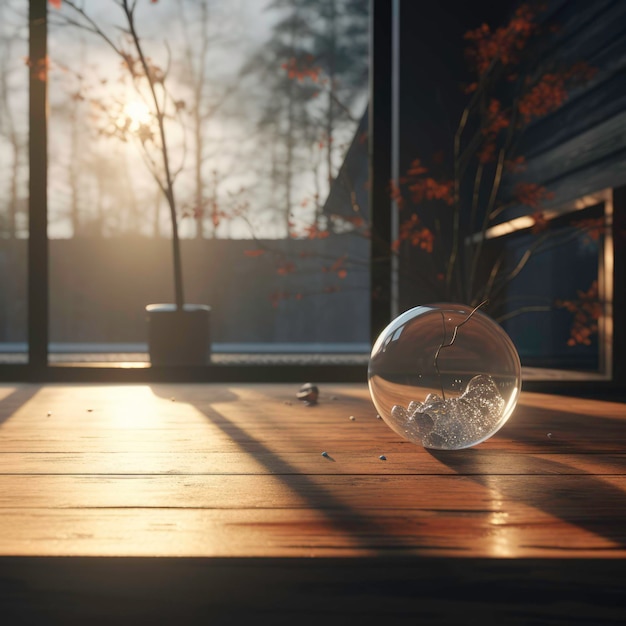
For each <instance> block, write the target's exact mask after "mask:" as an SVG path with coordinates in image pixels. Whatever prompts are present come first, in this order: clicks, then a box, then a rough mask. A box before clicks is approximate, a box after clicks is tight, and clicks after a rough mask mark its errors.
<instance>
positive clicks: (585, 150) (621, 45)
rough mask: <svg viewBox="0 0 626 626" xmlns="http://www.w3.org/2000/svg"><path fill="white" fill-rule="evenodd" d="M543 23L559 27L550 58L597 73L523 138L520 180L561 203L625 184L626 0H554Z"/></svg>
mask: <svg viewBox="0 0 626 626" xmlns="http://www.w3.org/2000/svg"><path fill="white" fill-rule="evenodd" d="M545 20H546V23H547V24H550V25H555V26H556V27H557V30H556V32H555V33H554V35H552V37H553V39H552V41H550V42H549V44H548V47H547V50H546V53H545V57H544V58H545V59H546V60H547V61H549V60H551V59H553V60H556V61H558V62H564V63H566V64H568V63H572V64H573V63H577V62H579V61H584V62H586V63H588V64H589V65H590V66H591V67H592V68H594V69H595V72H596V73H595V76H594V77H593V78H592V79H591V80H590V81H588V82H587V83H586V84H584V85H582V86H580V87H577V88H574V89H572V90H571V91H570V93H569V98H568V100H567V102H566V103H565V104H564V105H563V106H562V107H561V108H560V109H559V110H557V111H555V112H554V113H552V114H551V115H548V116H546V117H544V118H541V119H540V120H538V121H537V122H535V123H534V124H533V125H532V126H531V127H530V128H529V129H528V131H527V132H526V134H525V137H524V141H523V145H522V153H523V154H524V155H525V156H526V159H527V164H528V165H527V168H526V170H525V171H524V173H523V174H521V175H520V176H519V177H518V178H516V180H523V181H528V182H534V183H539V184H542V185H544V186H546V187H547V188H548V189H549V190H550V191H552V192H553V193H554V198H553V200H552V202H551V204H552V205H558V204H562V203H565V202H569V201H571V200H575V199H576V198H579V197H581V196H584V195H587V194H589V193H593V192H596V191H600V190H602V189H605V188H615V187H619V186H621V185H624V184H626V2H624V1H623V0H594V2H588V0H552V1H551V2H549V3H548V8H547V11H546V12H545ZM526 210H527V209H526ZM523 211H524V209H523V208H520V209H518V210H517V211H516V213H521V212H523ZM507 217H512V215H511V214H509V215H507Z"/></svg>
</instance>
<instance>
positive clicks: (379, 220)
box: [369, 0, 393, 342]
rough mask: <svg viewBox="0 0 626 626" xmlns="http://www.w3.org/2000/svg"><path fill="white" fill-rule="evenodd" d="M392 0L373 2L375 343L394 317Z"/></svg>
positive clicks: (371, 119) (371, 130)
mask: <svg viewBox="0 0 626 626" xmlns="http://www.w3.org/2000/svg"><path fill="white" fill-rule="evenodd" d="M392 15H393V2H391V1H390V0H371V4H370V20H371V21H370V24H371V33H370V58H371V65H370V96H369V151H370V154H369V157H370V158H369V167H370V171H369V180H370V192H369V205H370V221H371V259H370V263H371V309H370V315H371V317H370V320H371V321H370V328H371V338H372V342H373V341H374V340H375V339H376V337H377V336H378V334H379V333H380V332H381V331H382V330H383V328H384V327H385V326H386V325H387V324H388V323H389V321H390V320H391V237H392V233H391V196H390V193H389V181H390V180H391V177H392V172H391V161H392V159H391V150H392V76H393V72H392V62H393V59H392V24H393V19H392Z"/></svg>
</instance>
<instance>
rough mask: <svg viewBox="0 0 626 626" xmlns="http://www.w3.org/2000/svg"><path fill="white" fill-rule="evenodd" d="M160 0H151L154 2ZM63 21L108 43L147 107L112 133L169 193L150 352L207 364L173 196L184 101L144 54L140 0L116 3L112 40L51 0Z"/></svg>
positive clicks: (207, 347) (155, 358)
mask: <svg viewBox="0 0 626 626" xmlns="http://www.w3.org/2000/svg"><path fill="white" fill-rule="evenodd" d="M155 2H156V0H152V3H155ZM50 4H52V5H53V6H55V7H56V8H57V9H61V8H62V7H65V8H66V9H67V10H66V11H65V12H64V13H62V14H59V17H60V19H61V20H62V23H64V24H66V25H70V26H75V27H78V28H81V29H83V30H85V31H88V32H90V33H92V34H94V35H95V36H96V37H98V38H99V39H100V40H101V41H102V42H104V43H105V44H106V45H107V46H108V47H109V49H111V50H113V52H114V53H115V54H116V55H117V56H118V57H119V59H120V60H121V62H122V66H123V68H124V72H125V73H126V77H127V79H130V83H131V84H132V87H133V89H134V92H135V93H136V95H137V98H138V100H137V103H140V104H141V105H142V106H144V107H145V110H143V111H142V114H141V116H133V114H132V112H130V111H128V112H127V114H126V119H123V118H122V121H121V122H120V117H119V116H118V119H117V123H115V124H113V125H112V126H111V130H110V131H109V134H111V135H114V136H117V137H119V138H120V139H122V140H123V141H128V140H129V139H132V140H134V141H135V142H136V143H137V144H138V145H139V147H140V149H141V150H142V151H143V152H144V153H145V156H146V158H145V159H144V161H145V162H146V164H147V166H148V169H149V170H150V173H151V175H152V177H153V178H154V180H155V182H156V183H157V185H158V187H159V189H160V190H161V192H162V194H163V196H164V197H165V200H166V203H167V208H168V211H169V218H170V223H171V228H172V268H173V278H174V302H173V303H159V304H148V305H147V306H146V316H147V323H148V332H147V335H148V350H149V354H150V362H151V364H152V365H153V366H171V365H176V366H178V365H205V364H207V363H208V362H209V361H210V352H211V340H210V327H209V322H210V313H211V309H210V307H209V306H207V305H205V304H189V303H187V302H186V301H185V296H184V288H183V271H182V261H181V246H180V237H179V229H178V209H177V203H176V195H175V184H174V183H175V178H176V176H175V174H174V173H173V171H172V166H171V160H170V149H169V145H168V134H167V127H166V119H171V118H173V117H176V116H177V115H178V114H179V113H180V111H181V110H182V108H184V103H183V102H182V101H178V100H176V99H175V98H174V96H173V94H172V93H171V92H170V91H169V90H168V89H167V86H166V81H167V71H166V70H163V69H162V68H160V67H159V66H158V65H156V64H154V63H153V61H152V60H151V59H150V57H149V56H147V55H146V53H145V51H144V47H143V43H142V39H141V37H140V35H139V33H138V30H137V23H136V9H137V2H136V0H118V1H117V2H115V3H114V4H115V6H117V7H118V8H119V9H120V11H121V13H122V16H123V26H122V28H121V29H120V30H121V32H122V36H121V37H120V38H119V41H118V40H117V39H114V38H113V37H112V36H111V35H110V34H109V33H108V31H107V30H106V29H105V28H103V27H102V26H101V25H100V24H99V23H98V21H97V20H96V18H94V16H93V15H92V14H90V13H88V12H87V10H86V9H85V8H83V6H82V5H79V4H78V3H76V2H74V1H73V0H54V1H53V0H50Z"/></svg>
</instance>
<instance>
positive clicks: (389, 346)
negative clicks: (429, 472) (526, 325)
mask: <svg viewBox="0 0 626 626" xmlns="http://www.w3.org/2000/svg"><path fill="white" fill-rule="evenodd" d="M368 384H369V390H370V394H371V396H372V401H373V402H374V406H375V407H376V410H377V411H378V413H379V414H380V416H381V417H382V418H383V420H384V421H385V423H386V424H387V425H388V426H389V427H390V428H391V429H392V430H394V431H395V432H396V433H397V434H398V435H400V436H402V437H404V438H405V439H408V440H409V441H412V442H413V443H417V444H419V445H422V446H424V447H425V448H434V449H438V450H459V449H462V448H469V447H471V446H475V445H476V444H479V443H481V442H483V441H485V440H486V439H489V437H491V436H492V435H493V434H494V433H495V432H496V431H498V430H499V429H500V428H501V427H502V426H503V425H504V424H505V423H506V421H507V420H508V419H509V417H510V416H511V413H512V412H513V410H514V409H515V405H516V404H517V399H518V396H519V392H520V388H521V366H520V360H519V355H518V354H517V350H516V349H515V346H514V345H513V342H512V341H511V339H510V338H509V336H508V335H507V334H506V333H505V332H504V330H503V329H502V328H501V327H500V326H499V325H498V324H497V323H496V322H495V321H494V320H492V319H491V318H490V317H489V316H488V315H486V314H485V313H482V312H481V311H480V310H473V309H472V308H470V307H468V306H466V305H463V304H430V305H427V306H418V307H415V308H413V309H410V310H409V311H406V312H405V313H403V314H402V315H400V316H398V317H397V318H396V319H395V320H393V321H392V322H391V323H390V324H389V325H388V326H387V328H385V330H383V332H382V333H381V334H380V335H379V337H378V339H377V340H376V342H375V344H374V347H373V349H372V354H371V356H370V361H369V368H368Z"/></svg>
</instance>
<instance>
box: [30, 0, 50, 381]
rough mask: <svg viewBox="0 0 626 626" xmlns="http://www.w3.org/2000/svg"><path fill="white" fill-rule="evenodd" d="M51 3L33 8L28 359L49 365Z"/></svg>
mask: <svg viewBox="0 0 626 626" xmlns="http://www.w3.org/2000/svg"><path fill="white" fill-rule="evenodd" d="M47 35H48V33H47V2H46V0H30V3H29V59H30V77H29V118H28V122H29V139H28V161H29V183H28V192H29V207H28V216H29V217H28V355H29V366H30V368H31V369H33V370H36V369H39V368H45V367H46V366H47V364H48V233H47V224H48V216H47V212H48V207H47V184H48V181H47V178H48V177H47V165H48V154H47V150H48V142H47V92H48V89H47V88H48V82H47V81H48V75H47Z"/></svg>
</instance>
